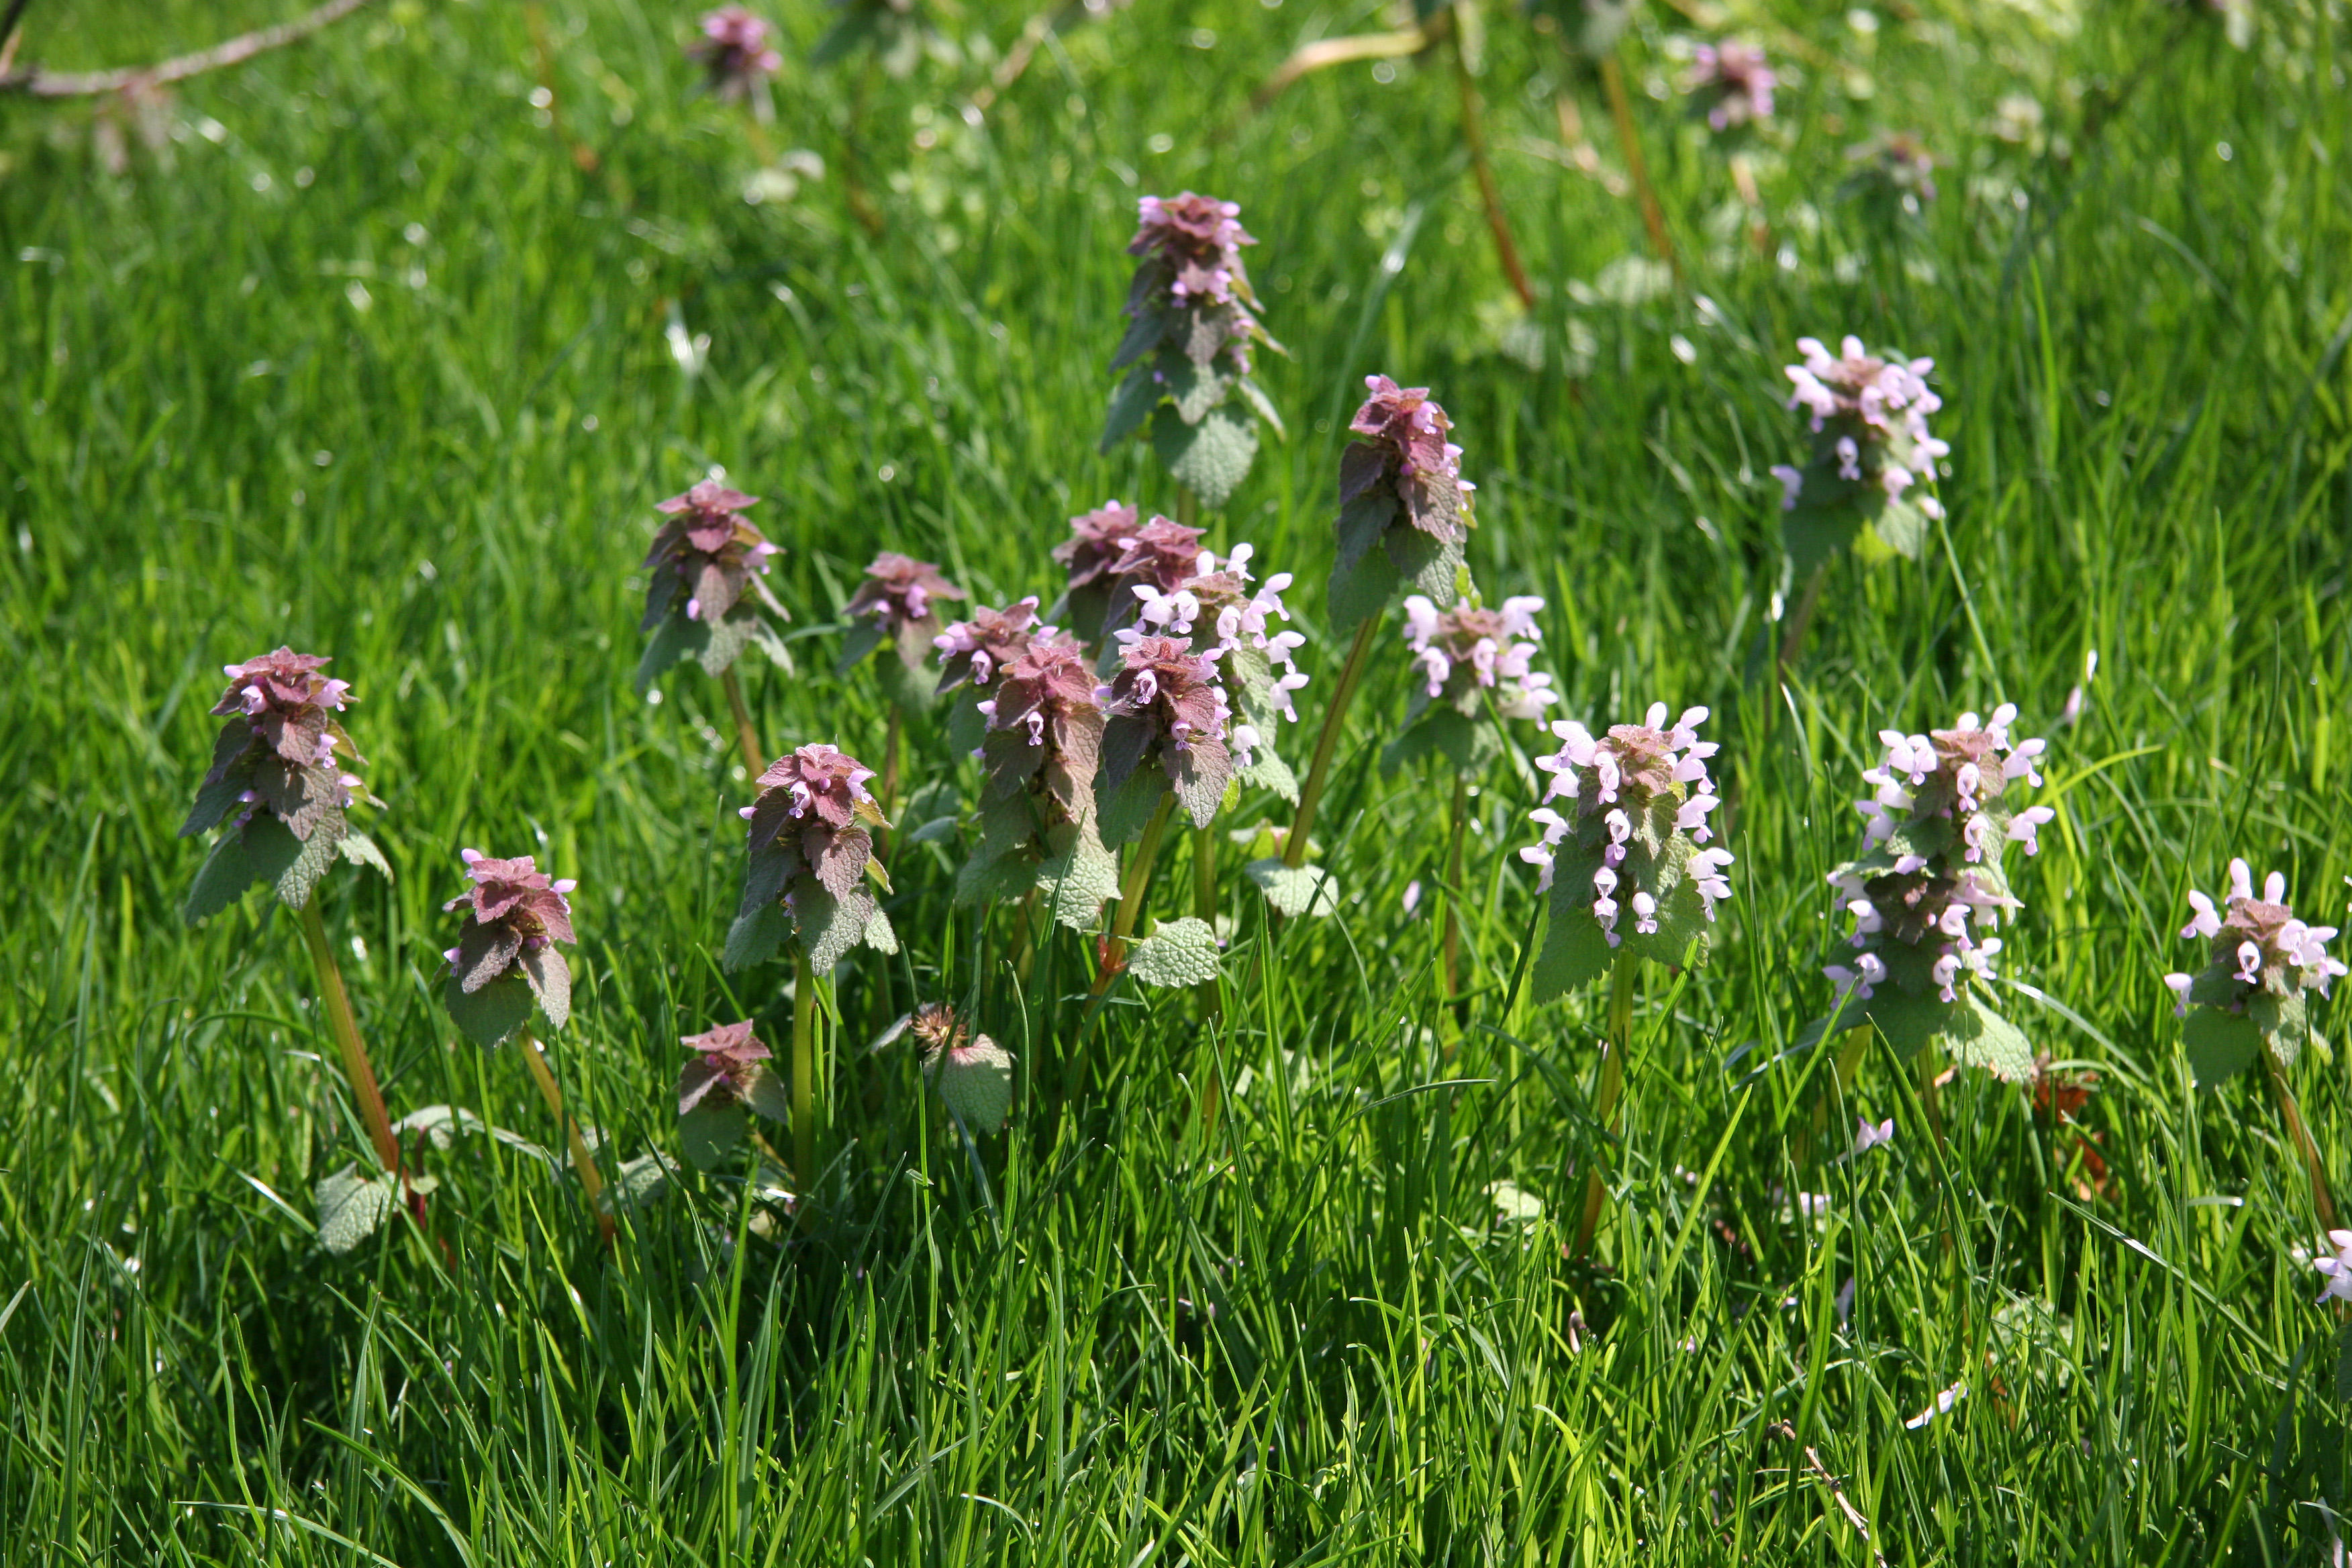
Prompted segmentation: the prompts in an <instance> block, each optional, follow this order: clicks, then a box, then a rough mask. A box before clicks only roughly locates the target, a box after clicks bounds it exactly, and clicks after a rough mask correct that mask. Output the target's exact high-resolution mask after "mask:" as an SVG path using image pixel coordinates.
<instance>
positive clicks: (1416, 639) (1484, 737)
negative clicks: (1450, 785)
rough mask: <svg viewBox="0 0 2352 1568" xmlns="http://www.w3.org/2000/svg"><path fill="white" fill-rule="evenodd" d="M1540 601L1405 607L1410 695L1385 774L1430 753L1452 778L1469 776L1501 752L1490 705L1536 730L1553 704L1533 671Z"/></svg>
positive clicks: (1410, 603) (1414, 602)
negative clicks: (1438, 757)
mask: <svg viewBox="0 0 2352 1568" xmlns="http://www.w3.org/2000/svg"><path fill="white" fill-rule="evenodd" d="M1543 607H1544V602H1543V601H1542V600H1541V599H1539V598H1537V597H1535V596H1534V595H1516V596H1514V597H1511V598H1508V599H1505V600H1504V601H1503V603H1502V605H1500V606H1499V607H1495V606H1490V605H1485V604H1482V603H1480V602H1479V601H1478V599H1477V597H1476V594H1475V590H1474V591H1473V593H1472V595H1471V596H1469V597H1467V598H1465V599H1463V600H1462V601H1461V602H1459V603H1457V604H1455V605H1454V606H1453V607H1452V608H1451V609H1444V610H1441V609H1439V608H1438V607H1437V606H1436V605H1434V604H1433V603H1431V602H1430V600H1429V599H1428V598H1427V597H1425V596H1424V595H1420V594H1412V595H1407V596H1406V598H1405V601H1404V637H1405V644H1406V646H1407V647H1410V648H1411V649H1412V663H1413V679H1412V694H1411V696H1410V698H1409V699H1408V700H1407V704H1406V709H1405V729H1404V731H1403V733H1402V734H1400V735H1399V736H1398V737H1397V738H1396V739H1395V740H1393V741H1391V742H1389V744H1388V746H1387V747H1386V748H1385V749H1384V750H1383V751H1382V752H1381V768H1382V769H1383V771H1386V772H1391V773H1393V772H1394V771H1395V770H1396V769H1397V768H1399V767H1401V766H1402V765H1403V764H1404V763H1408V762H1410V761H1412V759H1414V758H1416V757H1420V756H1424V755H1427V754H1428V753H1430V752H1436V753H1438V754H1439V755H1441V756H1444V758H1445V759H1446V760H1447V761H1448V762H1449V763H1453V764H1454V771H1455V772H1456V773H1465V774H1468V773H1476V772H1478V771H1479V770H1480V769H1482V768H1483V767H1485V766H1486V763H1489V762H1491V761H1493V760H1494V758H1495V756H1496V752H1498V750H1499V749H1500V745H1501V742H1500V740H1499V738H1498V737H1497V736H1496V733H1495V729H1494V726H1493V725H1491V724H1488V723H1486V722H1484V721H1485V720H1486V718H1487V710H1488V705H1489V704H1490V703H1491V704H1492V707H1493V712H1494V716H1495V717H1496V718H1499V719H1506V720H1509V719H1518V720H1531V721H1536V722H1538V723H1540V722H1541V721H1543V717H1544V710H1545V709H1547V708H1549V706H1551V705H1552V704H1553V703H1555V702H1557V701H1559V692H1557V691H1554V690H1553V689H1552V684H1551V677H1550V676H1549V675H1548V674H1546V673H1545V672H1543V671H1542V670H1539V669H1537V668H1535V666H1534V661H1535V657H1536V655H1537V654H1538V652H1540V651H1541V649H1540V648H1539V647H1538V644H1539V642H1540V641H1541V639H1542V637H1543V632H1542V630H1541V628H1539V627H1538V626H1537V625H1536V616H1538V615H1540V614H1542V612H1543Z"/></svg>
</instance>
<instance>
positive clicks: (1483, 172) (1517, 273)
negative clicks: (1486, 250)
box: [1454, 27, 1536, 310]
mask: <svg viewBox="0 0 2352 1568" xmlns="http://www.w3.org/2000/svg"><path fill="white" fill-rule="evenodd" d="M1454 83H1455V85H1456V86H1457V87H1458V88H1459V89H1461V94H1462V144H1463V145H1464V146H1465V148H1467V149H1468V150H1469V153H1470V169H1471V172H1472V173H1473V174H1475V175H1476V176H1477V179H1478V200H1479V201H1480V202H1481V203H1482V204H1483V205H1485V206H1486V227H1487V228H1488V230H1489V231H1491V232H1492V233H1493V235H1494V237H1495V259H1496V260H1497V261H1499V262H1501V263H1502V266H1503V276H1504V277H1505V278H1506V279H1508V280H1509V281H1510V285H1511V292H1513V293H1515V294H1517V296H1518V297H1519V303H1520V304H1521V305H1522V306H1524V307H1525V308H1527V309H1528V310H1534V309H1535V308H1536V290H1535V285H1534V284H1532V283H1530V282H1528V269H1527V268H1526V267H1525V266H1524V265H1523V264H1522V263H1521V262H1520V260H1519V247H1518V243H1517V241H1516V240H1514V239H1513V238H1512V237H1511V220H1510V217H1509V216H1508V215H1507V214H1506V213H1505V212H1504V211H1503V190H1502V186H1501V185H1499V184H1496V180H1495V165H1494V163H1493V162H1492V160H1490V159H1489V158H1488V157H1487V155H1486V110H1485V109H1484V108H1483V107H1482V106H1481V105H1480V103H1479V101H1478V82H1477V79H1476V78H1475V77H1473V76H1472V75H1471V74H1470V57H1469V55H1468V53H1467V52H1466V51H1465V49H1464V47H1463V43H1462V29H1461V28H1459V27H1456V28H1455V29H1454Z"/></svg>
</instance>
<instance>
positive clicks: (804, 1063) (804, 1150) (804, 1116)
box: [792, 942, 816, 1203]
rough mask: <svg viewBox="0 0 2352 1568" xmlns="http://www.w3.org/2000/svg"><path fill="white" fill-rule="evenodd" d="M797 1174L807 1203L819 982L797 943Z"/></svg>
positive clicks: (811, 1178) (812, 1162)
mask: <svg viewBox="0 0 2352 1568" xmlns="http://www.w3.org/2000/svg"><path fill="white" fill-rule="evenodd" d="M792 1087H793V1175H795V1176H797V1177H798V1178H799V1179H800V1184H801V1189H802V1198H803V1203H805V1201H806V1199H807V1196H808V1189H809V1188H810V1187H811V1186H813V1185H814V1184H815V1182H816V980H815V978H814V976H813V975H811V974H810V973H809V960H808V949H807V947H805V946H804V945H803V944H802V943H800V942H793V1086H792Z"/></svg>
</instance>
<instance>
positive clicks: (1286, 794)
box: [1122, 519, 1307, 801]
mask: <svg viewBox="0 0 2352 1568" xmlns="http://www.w3.org/2000/svg"><path fill="white" fill-rule="evenodd" d="M1154 521H1159V520H1157V519H1155V520H1154ZM1171 526H1173V525H1171ZM1181 531H1182V532H1186V533H1191V532H1193V530H1191V529H1185V530H1181ZM1255 554H1256V548H1255V546H1254V545H1250V544H1245V543H1244V544H1236V545H1235V546H1234V552H1233V553H1232V554H1231V555H1229V556H1226V557H1225V558H1224V559H1223V560H1222V561H1220V560H1219V559H1218V558H1217V556H1216V555H1215V554H1214V553H1213V552H1210V551H1206V550H1203V551H1201V552H1199V553H1198V554H1196V555H1195V556H1194V557H1193V558H1192V562H1191V563H1190V564H1189V565H1188V566H1182V567H1179V566H1178V565H1177V564H1176V563H1175V562H1174V560H1173V559H1172V558H1171V559H1168V560H1166V561H1164V562H1163V563H1161V567H1162V569H1161V570H1160V572H1159V573H1158V574H1157V576H1158V578H1159V582H1153V581H1141V582H1136V583H1134V584H1133V586H1132V587H1131V589H1130V592H1131V593H1132V594H1133V595H1134V596H1135V601H1136V620H1137V622H1138V623H1139V624H1138V626H1137V628H1136V629H1137V630H1138V631H1139V632H1142V633H1147V634H1150V635H1153V636H1162V637H1166V636H1174V637H1192V636H1194V635H1195V632H1196V630H1197V631H1198V633H1199V635H1201V636H1202V637H1204V638H1208V639H1210V640H1211V642H1212V647H1213V653H1212V657H1213V659H1214V661H1215V665H1216V672H1217V681H1218V684H1219V685H1220V686H1222V687H1223V689H1224V690H1225V693H1226V696H1227V699H1228V700H1229V702H1230V704H1231V717H1232V719H1233V725H1232V730H1231V734H1230V736H1229V739H1230V741H1231V749H1232V752H1233V757H1234V770H1235V771H1234V778H1235V780H1236V781H1237V782H1239V783H1240V784H1241V785H1242V786H1243V787H1244V789H1267V790H1272V791H1273V792H1274V793H1275V794H1276V795H1280V796H1281V797H1282V798H1283V799H1285V800H1288V801H1296V800H1297V798H1298V780H1297V776H1296V775H1294V774H1293V773H1291V771H1290V768H1289V766H1288V764H1286V763H1284V762H1283V760H1282V759H1281V758H1280V757H1279V756H1277V755H1276V754H1275V751H1274V746H1273V743H1272V742H1273V739H1274V734H1275V728H1276V724H1277V723H1278V722H1279V721H1282V720H1285V719H1287V720H1289V721H1291V722H1292V723H1294V724H1295V723H1297V721H1298V709H1297V705H1296V704H1295V703H1294V702H1293V701H1292V700H1291V693H1292V692H1294V691H1297V689H1299V688H1301V687H1303V686H1305V685H1306V684H1307V675H1306V673H1305V672H1304V671H1303V670H1301V669H1299V668H1298V667H1297V661H1296V659H1295V658H1294V657H1293V656H1294V655H1295V654H1296V653H1297V650H1298V649H1299V648H1300V647H1304V646H1305V645H1306V642H1307V638H1306V637H1304V636H1302V635H1301V634H1299V633H1297V632H1294V631H1277V630H1275V629H1274V623H1275V622H1276V620H1285V621H1286V620H1288V619H1289V618H1290V611H1289V609H1288V608H1287V607H1286V605H1284V604H1283V602H1282V595H1283V594H1284V592H1285V591H1286V590H1287V589H1288V588H1289V586H1290V584H1291V582H1292V581H1293V579H1292V577H1291V574H1289V573H1287V572H1276V574H1273V575H1272V576H1270V577H1268V578H1266V579H1265V581H1264V582H1263V583H1257V585H1256V586H1255V587H1252V586H1251V584H1253V583H1256V579H1255V578H1254V577H1252V576H1251V575H1250V570H1249V563H1250V561H1251V559H1252V558H1253V557H1254V556H1255ZM1122 581H1124V579H1122ZM1161 584H1166V585H1165V586H1162V585H1161Z"/></svg>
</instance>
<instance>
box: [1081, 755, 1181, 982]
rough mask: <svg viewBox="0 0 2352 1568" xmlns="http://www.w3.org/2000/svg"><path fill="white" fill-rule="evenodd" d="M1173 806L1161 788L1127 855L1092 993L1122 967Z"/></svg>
mask: <svg viewBox="0 0 2352 1568" xmlns="http://www.w3.org/2000/svg"><path fill="white" fill-rule="evenodd" d="M1175 809H1176V793H1175V791H1173V790H1162V791H1161V792H1160V805H1159V807H1158V808H1157V809H1156V810H1154V811H1153V812H1152V814H1151V821H1150V823H1149V824H1147V825H1146V826H1145V827H1144V829H1143V837H1142V838H1141V839H1139V840H1138V841H1137V843H1136V846H1135V848H1134V849H1133V850H1132V851H1131V852H1130V853H1129V856H1128V860H1127V874H1126V875H1125V876H1124V877H1122V878H1121V879H1119V885H1118V914H1117V915H1116V916H1114V917H1113V918H1112V921H1111V927H1110V946H1109V948H1108V954H1107V957H1108V962H1106V963H1104V964H1103V966H1102V967H1101V968H1100V969H1098V970H1097V971H1096V972H1095V984H1094V993H1093V994H1095V995H1097V996H1099V995H1101V994H1103V993H1104V992H1106V991H1108V990H1109V989H1110V988H1111V983H1112V982H1113V981H1115V980H1117V979H1118V977H1119V973H1120V971H1121V970H1122V969H1123V968H1124V967H1125V966H1124V965H1123V964H1120V963H1118V962H1117V961H1118V959H1119V958H1121V957H1123V956H1124V955H1125V954H1126V952H1127V944H1128V940H1129V938H1130V937H1132V936H1134V934H1135V922H1136V921H1137V920H1138V919H1139V917H1140V916H1141V915H1142V913H1143V894H1144V889H1146V888H1147V887H1149V886H1150V881H1151V862H1152V861H1153V860H1155V859H1157V858H1159V856H1160V838H1161V837H1164V836H1165V835H1166V833H1167V831H1168V818H1169V816H1170V815H1171V814H1172V813H1173V812H1174V811H1175Z"/></svg>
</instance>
